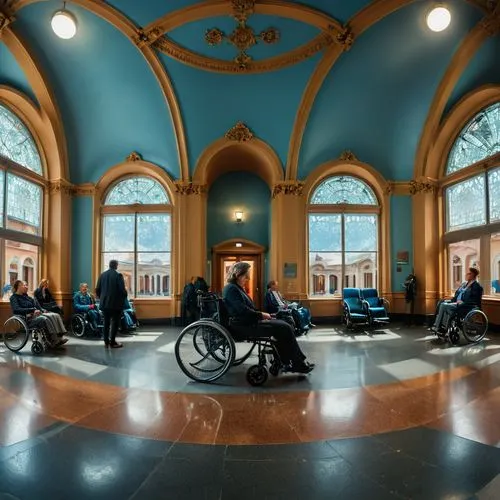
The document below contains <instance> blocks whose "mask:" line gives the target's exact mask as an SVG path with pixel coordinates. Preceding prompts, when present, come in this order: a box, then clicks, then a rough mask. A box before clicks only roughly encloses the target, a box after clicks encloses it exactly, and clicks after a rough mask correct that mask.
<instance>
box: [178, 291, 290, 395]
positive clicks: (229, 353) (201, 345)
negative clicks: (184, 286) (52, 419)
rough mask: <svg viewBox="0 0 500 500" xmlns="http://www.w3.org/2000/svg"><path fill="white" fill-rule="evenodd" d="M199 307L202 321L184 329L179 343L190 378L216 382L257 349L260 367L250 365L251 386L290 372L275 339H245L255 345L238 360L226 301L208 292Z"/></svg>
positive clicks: (180, 360) (181, 363) (180, 356)
mask: <svg viewBox="0 0 500 500" xmlns="http://www.w3.org/2000/svg"><path fill="white" fill-rule="evenodd" d="M199 304H200V308H201V312H200V315H201V318H200V319H199V320H198V321H195V322H194V323H191V324H190V325H188V326H187V327H186V328H184V329H183V330H182V331H181V333H180V334H179V337H178V338H177V341H176V343H175V358H176V360H177V364H178V365H179V367H180V369H181V370H182V371H183V372H184V374H185V375H187V376H188V377H189V378H190V379H192V380H194V381H196V382H203V383H210V382H215V381H216V380H218V379H219V378H221V377H222V376H223V375H224V374H226V373H227V371H228V370H229V369H230V368H231V367H232V366H238V365H241V364H242V363H244V362H245V361H246V360H247V359H248V358H249V357H250V356H251V355H252V353H253V352H254V350H255V348H256V347H257V358H258V364H255V365H252V366H250V368H248V370H247V372H246V379H247V382H248V383H249V384H250V385H252V386H260V385H262V384H264V383H265V382H266V381H267V379H268V373H270V374H271V375H273V376H275V377H276V376H278V374H279V373H280V372H286V371H287V366H285V365H283V363H282V362H281V360H280V357H279V355H278V352H277V350H276V347H275V342H274V341H273V340H271V338H267V339H266V338H258V339H241V341H242V342H248V343H249V344H251V345H250V348H249V349H248V351H247V352H245V353H244V354H243V355H242V356H241V357H239V358H237V357H236V345H235V340H234V339H233V337H232V335H231V333H230V331H229V318H228V317H227V312H226V309H225V306H224V304H223V302H222V299H220V298H219V297H218V296H217V295H216V294H213V293H208V294H205V295H203V296H202V297H200V298H199ZM238 341H240V340H239V339H238ZM268 364H269V371H268V369H267V366H268Z"/></svg>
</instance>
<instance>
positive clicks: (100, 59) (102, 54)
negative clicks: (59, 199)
mask: <svg viewBox="0 0 500 500" xmlns="http://www.w3.org/2000/svg"><path fill="white" fill-rule="evenodd" d="M57 7H60V2H53V1H48V2H40V3H35V4H32V5H30V6H28V7H26V8H24V9H22V10H21V11H20V12H19V13H18V20H19V22H16V24H18V26H19V29H20V32H21V34H22V36H23V37H24V38H25V39H26V40H28V41H29V43H30V45H31V47H32V51H33V53H34V54H35V57H36V58H37V59H38V60H39V61H40V62H41V63H42V65H43V67H44V68H45V70H46V72H47V74H48V76H49V79H50V83H51V84H52V86H53V89H54V91H55V94H56V97H57V101H58V104H59V107H60V109H61V113H62V118H63V126H64V130H65V133H66V138H67V141H68V149H69V158H70V173H71V180H72V181H73V182H77V183H80V182H90V181H96V180H98V179H99V178H100V176H101V175H102V174H103V173H104V172H105V171H106V170H107V169H109V167H111V166H112V165H114V164H117V163H119V162H122V161H123V160H124V159H125V157H126V156H127V155H128V154H129V153H130V152H131V151H133V150H136V151H138V152H139V153H140V154H142V156H143V158H144V159H145V160H148V161H152V162H154V163H157V164H159V165H161V166H162V167H164V168H165V169H166V170H168V171H169V172H170V173H171V174H172V175H173V176H178V175H179V165H178V157H177V146H176V142H175V136H174V132H173V127H172V121H171V118H170V114H169V111H168V108H167V104H166V101H165V99H164V97H163V95H162V93H161V90H160V87H159V84H158V82H157V80H156V78H155V76H154V75H153V73H152V71H151V70H150V68H149V66H148V64H147V63H146V61H145V59H144V58H143V56H142V55H141V54H140V52H139V51H138V50H137V48H136V47H135V46H134V45H133V44H132V43H131V42H130V41H129V40H128V39H127V38H126V37H124V36H123V35H122V34H121V33H120V32H118V31H117V30H116V29H115V28H114V27H113V26H111V25H110V24H108V23H107V22H105V21H104V20H102V19H101V18H98V17H96V16H94V15H93V14H92V13H90V12H88V11H86V10H85V9H81V8H78V7H77V6H75V5H71V11H73V12H74V13H75V15H76V17H77V19H78V33H77V36H75V38H73V39H72V40H61V39H59V38H57V37H56V36H55V35H54V33H53V32H52V31H51V28H50V18H51V14H52V12H53V11H54V10H55V9H56V8H57Z"/></svg>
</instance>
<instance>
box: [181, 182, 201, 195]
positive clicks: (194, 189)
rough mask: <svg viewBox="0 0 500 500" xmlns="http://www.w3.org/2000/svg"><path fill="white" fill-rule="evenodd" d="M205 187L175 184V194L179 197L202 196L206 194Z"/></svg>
mask: <svg viewBox="0 0 500 500" xmlns="http://www.w3.org/2000/svg"><path fill="white" fill-rule="evenodd" d="M206 191H207V186H206V185H205V184H193V183H192V182H182V181H176V182H175V192H176V193H178V194H180V195H190V194H197V195H200V194H203V193H206Z"/></svg>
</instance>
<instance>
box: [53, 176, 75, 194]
mask: <svg viewBox="0 0 500 500" xmlns="http://www.w3.org/2000/svg"><path fill="white" fill-rule="evenodd" d="M48 191H49V195H54V194H59V193H62V194H65V195H67V196H71V195H72V194H73V192H74V186H73V184H71V182H69V181H67V180H65V179H55V180H53V181H49V184H48Z"/></svg>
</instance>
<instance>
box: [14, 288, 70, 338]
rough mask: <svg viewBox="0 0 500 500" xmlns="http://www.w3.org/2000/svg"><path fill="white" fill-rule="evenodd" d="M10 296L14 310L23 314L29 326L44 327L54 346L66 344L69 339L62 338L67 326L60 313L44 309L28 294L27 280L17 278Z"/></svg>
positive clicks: (15, 312) (17, 313) (19, 314)
mask: <svg viewBox="0 0 500 500" xmlns="http://www.w3.org/2000/svg"><path fill="white" fill-rule="evenodd" d="M12 290H13V292H14V293H13V294H12V295H11V297H10V305H11V308H12V312H13V313H14V314H16V315H18V316H23V317H24V318H25V319H26V321H27V322H28V327H29V328H43V329H45V331H46V332H47V340H48V341H49V342H50V344H51V345H52V346H53V347H58V346H61V345H63V344H65V343H66V342H67V341H68V339H63V338H61V337H62V336H63V335H64V334H65V333H67V332H66V327H65V326H64V323H63V321H62V318H61V316H60V315H59V314H57V313H53V312H48V311H46V310H45V309H42V308H41V307H40V306H39V304H38V303H37V301H36V300H35V299H32V298H31V297H29V296H28V284H27V283H26V281H21V280H17V281H16V282H15V283H14V285H13V287H12Z"/></svg>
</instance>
